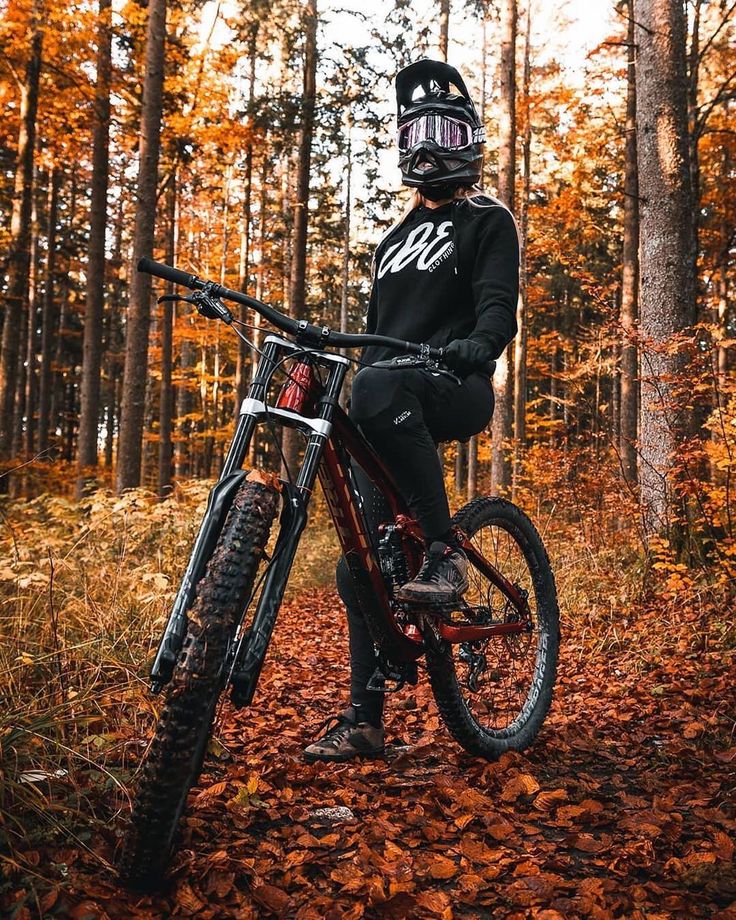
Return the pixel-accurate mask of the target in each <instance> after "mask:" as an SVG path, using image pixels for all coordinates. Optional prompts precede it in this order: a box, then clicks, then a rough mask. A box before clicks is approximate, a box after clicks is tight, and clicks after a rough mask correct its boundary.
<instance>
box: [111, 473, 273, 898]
mask: <svg viewBox="0 0 736 920" xmlns="http://www.w3.org/2000/svg"><path fill="white" fill-rule="evenodd" d="M277 504H278V492H277V491H276V489H275V488H274V486H273V484H271V483H270V482H268V481H267V479H266V477H265V476H262V475H261V474H259V473H250V474H249V476H248V478H246V479H245V481H244V482H243V484H242V485H241V487H240V488H239V490H238V492H237V493H236V495H235V497H234V499H233V503H232V506H231V508H230V511H229V512H228V515H227V518H226V520H225V524H224V526H223V528H222V532H221V534H220V538H219V540H218V542H217V546H216V547H215V550H214V552H213V553H212V558H211V559H210V561H209V563H208V565H207V570H206V572H205V574H204V576H203V577H202V580H201V581H200V582H199V584H198V586H197V599H196V601H195V602H194V605H193V607H192V609H191V611H190V614H189V623H188V630H187V635H186V638H185V640H184V645H183V648H182V651H181V654H180V655H179V660H178V661H177V664H176V667H175V668H174V673H173V675H172V678H171V681H170V682H169V684H168V685H167V688H166V697H165V702H164V707H163V710H162V712H161V716H160V718H159V720H158V724H157V725H156V733H155V735H154V737H153V740H152V741H151V745H150V747H149V749H148V752H147V754H146V757H145V759H144V762H143V765H142V767H141V770H140V780H139V783H138V790H137V794H136V796H135V799H134V802H133V810H132V813H131V817H130V822H129V824H128V827H127V828H126V832H125V836H124V839H123V844H122V851H121V854H120V858H119V861H118V869H119V874H120V878H121V880H122V881H123V883H124V884H126V885H127V886H128V887H131V888H136V889H144V890H145V889H150V888H153V887H156V886H157V885H159V884H160V882H161V879H162V876H163V873H164V871H165V869H166V866H167V865H168V862H169V859H170V857H171V854H172V852H173V850H174V846H175V840H176V833H177V828H178V825H179V820H180V818H181V816H182V814H183V812H184V808H185V806H186V802H187V796H188V794H189V790H190V789H191V787H192V786H193V785H194V784H195V783H196V781H197V779H198V778H199V774H200V771H201V769H202V763H203V761H204V756H205V752H206V750H207V742H208V740H209V737H210V732H211V730H212V722H213V720H214V718H215V711H216V708H217V701H218V699H219V697H220V694H221V692H222V690H223V687H224V684H225V681H226V678H227V674H226V667H225V665H226V659H227V652H228V648H229V644H230V642H231V639H232V636H233V632H234V629H235V626H236V625H237V623H238V622H239V620H240V618H241V617H242V615H243V611H244V609H245V606H246V604H247V602H248V599H249V598H250V595H251V592H252V590H253V585H254V583H255V577H256V573H257V571H258V566H259V563H260V561H261V557H262V555H263V551H264V548H265V546H266V544H267V542H268V536H269V532H270V530H271V524H272V522H273V519H274V517H275V515H276V507H277Z"/></svg>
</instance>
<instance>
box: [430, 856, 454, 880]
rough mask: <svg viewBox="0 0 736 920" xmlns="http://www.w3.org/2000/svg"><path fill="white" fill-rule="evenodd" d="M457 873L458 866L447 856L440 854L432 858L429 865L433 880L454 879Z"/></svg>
mask: <svg viewBox="0 0 736 920" xmlns="http://www.w3.org/2000/svg"><path fill="white" fill-rule="evenodd" d="M456 873H457V866H456V865H455V863H454V862H453V861H452V860H451V859H448V858H447V857H446V856H440V855H439V854H438V855H436V856H433V857H432V862H431V863H430V864H429V874H430V875H431V876H432V878H452V877H453V875H455V874H456Z"/></svg>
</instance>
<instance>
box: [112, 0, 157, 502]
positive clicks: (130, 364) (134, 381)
mask: <svg viewBox="0 0 736 920" xmlns="http://www.w3.org/2000/svg"><path fill="white" fill-rule="evenodd" d="M165 37H166V0H149V4H148V31H147V36H146V76H145V82H144V84H143V105H142V108H141V131H140V148H139V158H140V164H139V168H138V191H137V199H136V214H135V232H134V237H133V271H132V275H131V282H130V300H129V303H128V317H127V329H126V336H125V370H124V372H123V404H122V407H121V412H120V434H119V436H118V458H117V470H116V487H117V491H118V492H122V491H123V489H128V488H134V487H136V486H138V485H140V481H141V447H142V440H143V414H144V404H145V397H146V380H147V378H148V331H149V325H150V314H151V304H150V300H151V276H150V275H148V274H145V273H143V272H138V271H136V266H137V264H138V260H139V259H141V258H143V256H149V257H150V256H151V255H152V254H153V243H154V229H155V219H156V184H157V179H158V155H159V141H160V137H159V135H160V131H161V112H162V90H163V79H164V43H165Z"/></svg>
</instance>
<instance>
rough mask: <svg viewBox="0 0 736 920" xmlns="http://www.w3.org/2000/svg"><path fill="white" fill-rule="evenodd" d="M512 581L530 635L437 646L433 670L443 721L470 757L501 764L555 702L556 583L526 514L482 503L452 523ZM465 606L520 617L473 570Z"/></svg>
mask: <svg viewBox="0 0 736 920" xmlns="http://www.w3.org/2000/svg"><path fill="white" fill-rule="evenodd" d="M453 523H455V524H457V525H458V526H459V527H460V528H461V529H462V530H463V531H464V532H465V533H466V534H467V535H468V537H470V538H471V540H472V541H473V542H474V543H475V545H476V546H477V547H478V549H479V550H480V552H481V553H483V555H484V556H485V557H486V559H488V561H489V562H491V563H492V564H493V565H494V567H495V568H497V569H498V570H499V571H500V572H501V573H502V574H503V575H504V576H505V577H506V578H507V579H508V580H509V581H511V582H512V583H516V585H517V587H518V588H521V589H523V590H525V591H527V592H528V601H529V607H530V611H531V617H532V622H531V627H532V628H531V630H530V631H529V633H527V634H521V635H518V634H517V635H510V636H499V637H495V638H492V639H490V640H487V641H486V642H485V643H465V644H463V645H451V644H449V643H447V642H437V641H436V640H435V641H434V642H433V643H431V644H430V647H429V648H428V650H427V670H428V672H429V678H430V682H431V685H432V692H433V694H434V697H435V700H436V702H437V707H438V709H439V711H440V715H441V716H442V719H443V721H444V723H445V725H446V726H447V728H448V730H449V731H450V734H451V735H452V736H453V737H454V738H455V740H456V741H457V742H458V743H459V744H460V745H462V747H463V748H465V750H466V751H468V753H470V754H474V755H477V756H480V757H485V758H487V759H488V760H495V759H496V758H497V757H499V756H500V755H501V754H503V753H504V752H505V751H508V750H514V751H522V750H524V749H525V748H527V747H529V745H530V744H531V743H532V742H533V741H534V739H535V738H536V736H537V733H538V732H539V730H540V728H541V727H542V723H543V722H544V719H545V717H546V715H547V712H548V711H549V707H550V704H551V701H552V689H553V687H554V683H555V678H556V673H557V657H558V652H559V636H560V632H559V609H558V605H557V590H556V587H555V580H554V575H553V573H552V568H551V566H550V563H549V558H548V557H547V552H546V550H545V548H544V544H543V543H542V539H541V537H540V536H539V534H538V533H537V531H536V529H535V527H534V525H533V524H532V522H531V521H530V520H529V518H528V517H527V516H526V515H525V514H524V512H523V511H521V509H519V508H517V507H516V506H515V505H513V504H511V502H508V501H505V500H504V499H499V498H477V499H475V500H474V501H472V502H470V503H469V504H467V505H466V506H465V507H464V508H462V509H461V510H460V511H459V512H458V513H457V514H456V515H455V517H454V518H453ZM468 575H469V579H470V588H469V590H468V592H467V594H466V595H465V600H466V601H467V602H468V604H470V605H471V606H472V607H473V608H474V609H476V610H479V611H482V614H481V615H484V616H485V617H486V619H485V620H479V622H508V621H510V620H511V619H513V617H514V616H515V611H514V610H513V608H512V607H511V605H510V603H509V602H507V600H506V598H505V597H504V596H503V595H502V594H501V592H500V591H499V590H498V588H496V587H495V586H494V585H492V584H491V582H490V581H488V579H486V578H485V576H483V575H482V574H481V573H480V572H479V571H478V570H477V569H475V568H474V567H473V566H472V564H471V565H470V566H469V572H468Z"/></svg>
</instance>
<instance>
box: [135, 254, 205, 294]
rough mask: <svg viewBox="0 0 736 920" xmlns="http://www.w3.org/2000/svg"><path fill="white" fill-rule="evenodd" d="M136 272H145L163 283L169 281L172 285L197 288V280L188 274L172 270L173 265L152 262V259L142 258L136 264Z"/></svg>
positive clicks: (175, 269)
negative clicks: (160, 279) (161, 279)
mask: <svg viewBox="0 0 736 920" xmlns="http://www.w3.org/2000/svg"><path fill="white" fill-rule="evenodd" d="M138 271H139V272H147V273H148V274H149V275H155V276H156V277H157V278H163V280H164V281H170V282H171V283H172V284H181V285H183V286H184V287H188V288H190V289H191V290H193V289H194V288H195V287H196V286H197V281H198V278H197V276H196V275H191V274H190V273H189V272H183V271H181V269H178V268H174V267H173V265H164V263H163V262H154V261H153V259H149V258H146V257H144V258H142V259H141V260H140V261H139V262H138Z"/></svg>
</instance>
